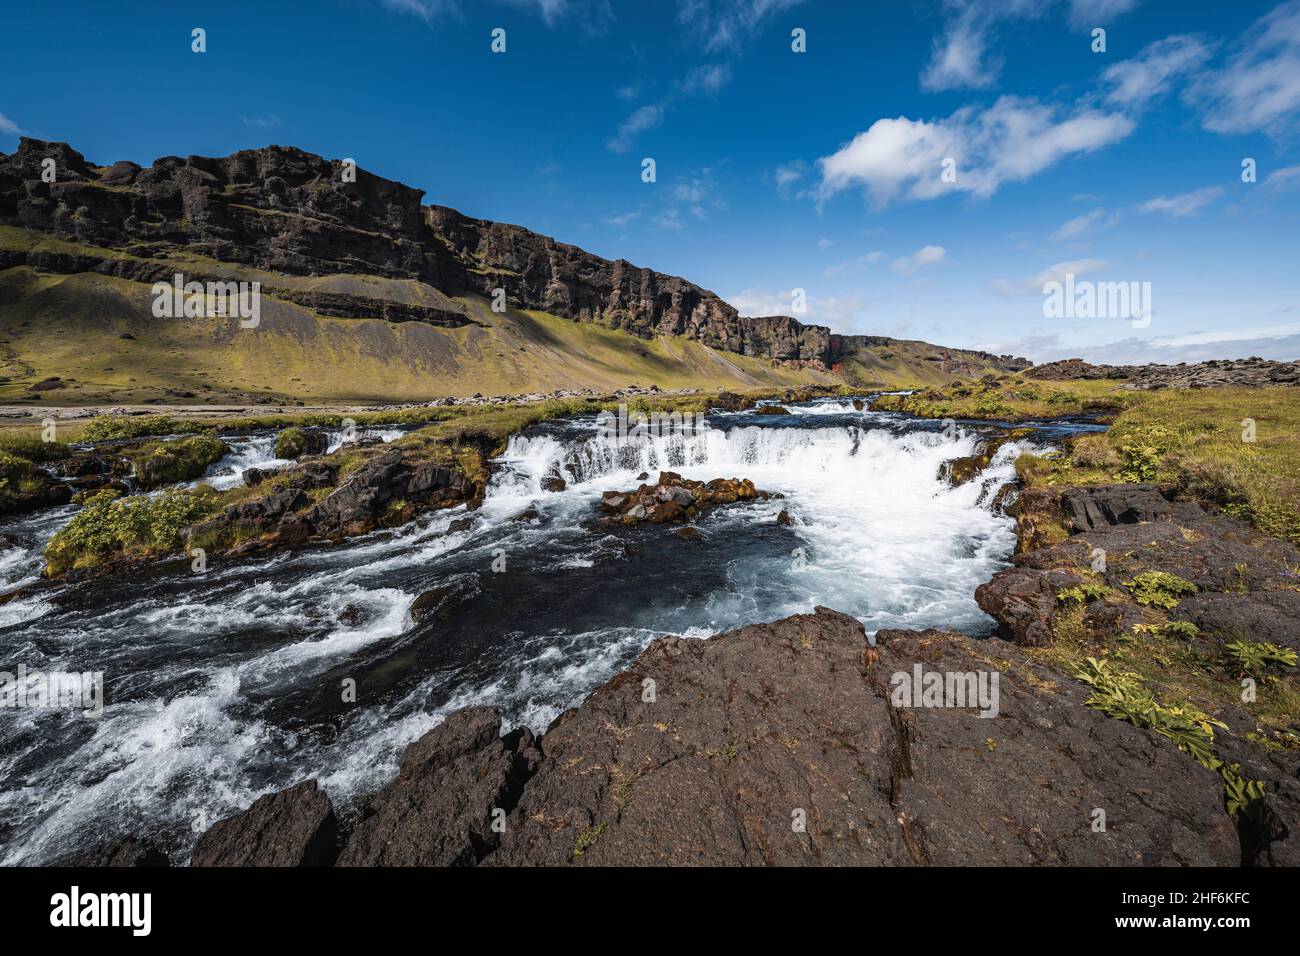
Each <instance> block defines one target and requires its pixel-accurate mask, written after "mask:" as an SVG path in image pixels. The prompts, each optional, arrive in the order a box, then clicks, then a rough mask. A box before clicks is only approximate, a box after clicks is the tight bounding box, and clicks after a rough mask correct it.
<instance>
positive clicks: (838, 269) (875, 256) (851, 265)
mask: <svg viewBox="0 0 1300 956" xmlns="http://www.w3.org/2000/svg"><path fill="white" fill-rule="evenodd" d="M826 241H827V240H825V239H823V240H822V242H826ZM887 258H889V257H888V256H886V255H885V254H884V253H883V252H879V251H876V252H868V253H866V254H865V255H861V256H854V257H853V258H852V259H845V260H844V261H843V262H836V263H834V264H833V265H829V266H827V267H826V268H825V269H824V270H822V275H823V276H825V277H826V278H827V279H833V278H834V277H835V276H838V275H843V274H844V273H846V272H858V271H860V270H862V269H865V268H866V267H867V266H873V265H875V264H876V263H878V262H883V261H885V259H887Z"/></svg>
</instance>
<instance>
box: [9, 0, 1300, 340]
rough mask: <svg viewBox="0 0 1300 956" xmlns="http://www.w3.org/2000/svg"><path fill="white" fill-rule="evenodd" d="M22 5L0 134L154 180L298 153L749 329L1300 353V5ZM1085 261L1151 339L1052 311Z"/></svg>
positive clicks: (449, 1) (12, 12)
mask: <svg viewBox="0 0 1300 956" xmlns="http://www.w3.org/2000/svg"><path fill="white" fill-rule="evenodd" d="M4 18H5V27H6V29H5V31H4V35H3V37H0V59H2V60H3V62H4V63H5V64H6V76H7V81H6V83H5V86H4V90H3V91H2V92H0V150H4V151H9V150H11V149H12V148H13V146H14V145H15V144H16V142H17V137H18V135H20V134H26V135H31V136H36V137H39V138H45V139H59V140H67V141H68V142H70V143H72V144H73V146H75V147H76V148H77V149H79V150H81V151H82V152H83V153H84V154H85V155H86V156H87V158H88V159H90V160H92V161H94V162H98V163H109V162H112V161H114V160H117V159H132V160H135V161H136V162H139V163H142V164H148V163H150V162H151V161H152V160H153V159H154V158H155V157H157V156H162V155H169V154H175V155H188V154H201V155H224V154H226V153H229V152H232V151H234V150H237V149H243V148H250V147H256V146H261V145H266V144H269V143H278V144H285V145H296V146H301V147H303V148H304V149H308V150H311V151H313V152H317V153H321V154H322V155H325V156H327V157H343V156H351V157H355V158H356V159H357V161H358V163H359V164H360V165H361V166H363V167H365V168H367V169H370V170H371V171H373V172H375V173H378V174H380V175H383V176H386V177H389V178H392V179H397V180H400V181H402V182H405V183H408V184H410V185H412V186H416V187H419V188H421V189H424V190H425V191H426V201H427V202H433V203H441V204H444V205H449V206H453V207H455V208H457V209H460V210H461V211H463V212H465V213H468V214H470V215H474V216H481V217H484V218H490V219H498V220H504V221H507V222H514V223H519V224H521V225H525V226H528V227H530V228H533V229H536V230H538V231H540V232H543V233H546V234H549V235H553V236H555V237H556V238H558V239H560V240H562V241H566V242H572V243H575V244H577V245H580V246H582V247H584V248H587V249H590V250H591V251H593V252H596V253H598V254H600V255H603V256H608V257H611V258H613V257H623V258H626V259H628V260H630V261H632V262H633V263H636V264H637V265H643V266H649V267H652V268H655V269H658V270H660V271H663V272H669V273H676V274H679V275H683V276H686V277H687V278H689V279H691V280H692V281H695V282H697V283H699V284H701V285H703V286H705V287H707V288H709V289H712V290H713V291H715V292H717V293H718V294H720V295H722V296H723V297H725V298H727V299H728V300H729V301H731V302H732V303H733V304H735V305H736V306H737V307H739V308H740V309H741V311H742V312H744V313H745V314H770V313H787V314H789V313H792V311H793V310H792V290H795V289H803V290H805V294H806V298H807V311H806V312H803V313H801V314H799V318H800V319H801V320H803V321H808V322H817V323H822V324H826V325H829V326H831V327H832V328H833V329H834V330H836V331H842V332H860V333H870V334H883V335H894V336H899V337H906V338H921V339H927V340H929V341H934V342H939V343H942V344H946V345H953V346H964V347H978V348H988V349H992V350H995V351H999V352H1006V351H1011V352H1015V353H1017V354H1023V355H1028V356H1029V357H1031V358H1034V359H1035V360H1039V361H1042V360H1047V359H1052V358H1059V357H1064V356H1069V355H1081V356H1084V357H1087V358H1091V359H1093V360H1097V361H1148V360H1149V361H1170V362H1174V361H1182V360H1194V359H1199V358H1208V357H1235V356H1244V355H1264V356H1266V357H1271V358H1285V359H1294V358H1297V357H1300V267H1298V265H1297V253H1298V252H1300V0H1290V2H1286V3H1281V4H1279V3H1274V2H1250V0H1234V2H1233V3H1231V4H1229V3H1208V2H1197V0H1188V2H1160V0H1059V2H1049V0H937V2H933V3H921V2H917V3H904V2H896V3H864V2H826V0H821V2H818V0H805V2H797V0H681V2H673V0H653V2H628V3H623V2H617V0H317V2H314V3H312V4H299V3H288V2H274V0H262V2H244V0H229V2H224V3H220V4H217V3H211V2H208V3H199V2H184V0H171V2H165V3H162V2H157V3H154V2H138V3H133V4H130V5H124V4H104V3H100V2H67V3H65V4H62V5H60V7H59V13H58V18H57V23H52V22H51V14H50V11H49V10H48V9H46V8H44V7H42V6H41V5H38V4H29V5H10V6H9V8H8V9H6V11H5V15H4ZM194 27H202V28H203V29H204V30H206V32H207V52H206V53H202V54H196V53H193V52H192V51H191V48H190V46H191V39H190V33H191V30H192V29H193V28H194ZM498 27H500V28H502V29H504V30H505V31H506V52H505V53H500V54H497V53H493V52H492V50H491V48H490V45H491V31H492V30H493V29H494V28H498ZM1098 27H1100V28H1102V29H1104V30H1105V31H1106V50H1105V52H1094V51H1093V50H1092V46H1093V43H1094V40H1093V37H1092V31H1093V29H1094V28H1098ZM796 28H798V29H802V30H803V31H805V32H806V38H807V40H806V45H807V51H806V52H804V53H795V52H794V51H793V50H792V49H791V42H792V41H791V31H792V30H795V29H796ZM646 157H651V158H653V159H654V160H655V164H656V173H657V181H656V182H654V183H645V182H642V179H641V169H642V160H643V159H644V158H646ZM1246 158H1251V159H1253V160H1255V163H1256V166H1257V174H1256V178H1257V181H1256V182H1254V183H1245V182H1243V181H1242V166H1241V164H1242V161H1243V159H1246ZM945 159H953V160H954V164H955V165H954V168H955V170H956V174H957V177H956V181H955V182H951V183H946V182H943V180H942V178H941V175H940V174H941V167H942V164H943V161H944V160H945ZM1065 272H1072V273H1074V274H1075V275H1076V276H1077V277H1078V278H1079V279H1086V280H1099V281H1105V280H1115V281H1133V282H1150V283H1151V296H1152V306H1153V308H1152V316H1151V321H1150V323H1149V324H1147V325H1145V327H1141V325H1142V324H1141V323H1139V324H1138V327H1135V325H1134V323H1131V322H1129V321H1126V320H1124V319H1121V318H1091V319H1083V318H1063V319H1049V318H1045V317H1044V311H1043V294H1042V286H1043V283H1044V282H1045V281H1048V280H1050V279H1052V278H1054V277H1058V276H1061V275H1064V273H1065Z"/></svg>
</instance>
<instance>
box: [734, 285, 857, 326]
mask: <svg viewBox="0 0 1300 956" xmlns="http://www.w3.org/2000/svg"><path fill="white" fill-rule="evenodd" d="M803 291H804V293H805V294H804V296H803V298H804V304H805V307H806V309H805V311H803V312H800V313H798V314H795V313H794V298H795V296H794V293H795V290H794V289H761V288H752V289H745V290H743V291H741V292H736V293H734V294H732V295H728V296H725V297H724V298H725V300H726V301H727V302H729V303H731V305H733V306H734V307H735V308H736V310H737V311H738V312H739V313H740V314H741V315H794V317H795V318H797V319H798V320H799V321H800V322H817V323H820V324H822V325H829V326H830V327H831V328H833V329H837V330H840V329H843V330H846V331H851V330H853V329H855V328H857V327H858V326H859V324H860V323H859V320H860V318H861V316H862V312H863V310H864V309H865V308H866V301H865V300H864V299H863V298H862V296H859V295H847V296H816V295H813V294H811V293H809V292H808V290H803Z"/></svg>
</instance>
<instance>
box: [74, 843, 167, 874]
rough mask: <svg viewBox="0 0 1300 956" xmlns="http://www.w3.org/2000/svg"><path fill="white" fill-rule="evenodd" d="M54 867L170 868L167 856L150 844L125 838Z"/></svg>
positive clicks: (76, 855)
mask: <svg viewBox="0 0 1300 956" xmlns="http://www.w3.org/2000/svg"><path fill="white" fill-rule="evenodd" d="M55 865H56V866H73V867H163V866H171V861H170V860H169V859H168V858H167V854H166V853H164V852H163V851H162V850H159V849H158V848H157V847H155V846H154V845H153V844H152V843H149V842H147V841H144V840H137V839H136V838H134V837H126V838H124V839H121V840H114V841H113V842H112V843H108V844H105V845H104V846H101V847H97V848H95V849H93V850H90V851H88V852H86V853H78V854H75V855H73V856H70V857H66V858H64V859H62V860H58V861H56V863H55Z"/></svg>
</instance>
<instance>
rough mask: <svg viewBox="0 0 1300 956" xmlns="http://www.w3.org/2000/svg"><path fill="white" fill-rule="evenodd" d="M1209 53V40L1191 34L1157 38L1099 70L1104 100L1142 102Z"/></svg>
mask: <svg viewBox="0 0 1300 956" xmlns="http://www.w3.org/2000/svg"><path fill="white" fill-rule="evenodd" d="M1211 53H1212V50H1211V48H1210V46H1209V44H1207V43H1206V42H1205V41H1204V40H1202V39H1200V38H1199V37H1195V36H1181V35H1180V36H1170V37H1165V39H1163V40H1157V41H1156V42H1155V43H1152V44H1149V45H1148V46H1146V47H1145V48H1144V49H1143V50H1142V51H1141V52H1140V53H1139V54H1138V55H1137V56H1135V57H1133V58H1131V59H1128V60H1121V61H1120V62H1119V63H1115V64H1112V65H1111V66H1108V67H1106V69H1104V70H1103V71H1102V73H1101V80H1102V85H1103V86H1105V87H1107V91H1106V102H1108V103H1110V104H1112V105H1114V106H1121V107H1128V108H1136V107H1141V106H1145V105H1146V104H1147V103H1149V102H1151V101H1152V100H1154V99H1156V98H1158V97H1160V96H1164V95H1165V94H1166V93H1168V92H1169V91H1170V89H1171V88H1172V87H1173V85H1174V81H1175V80H1178V79H1181V78H1182V77H1184V76H1186V75H1188V74H1190V73H1192V72H1193V71H1195V70H1197V69H1199V68H1200V67H1201V66H1202V65H1203V64H1204V63H1205V62H1206V61H1207V60H1208V59H1209V58H1210V56H1211Z"/></svg>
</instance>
